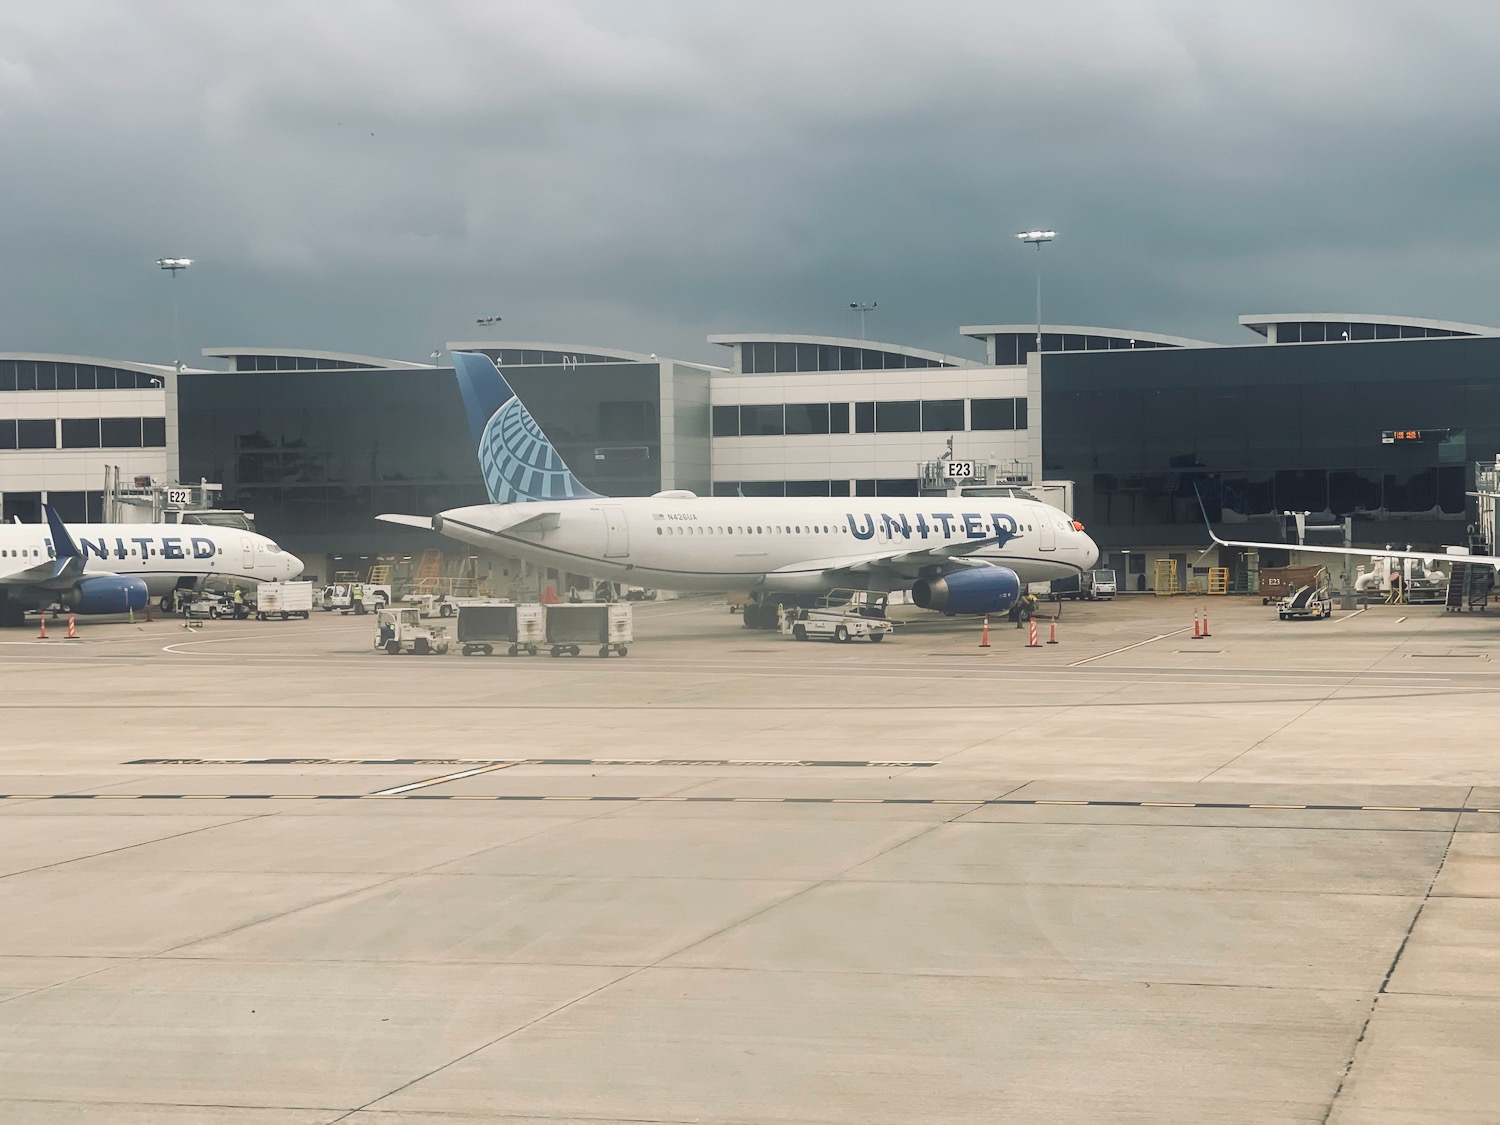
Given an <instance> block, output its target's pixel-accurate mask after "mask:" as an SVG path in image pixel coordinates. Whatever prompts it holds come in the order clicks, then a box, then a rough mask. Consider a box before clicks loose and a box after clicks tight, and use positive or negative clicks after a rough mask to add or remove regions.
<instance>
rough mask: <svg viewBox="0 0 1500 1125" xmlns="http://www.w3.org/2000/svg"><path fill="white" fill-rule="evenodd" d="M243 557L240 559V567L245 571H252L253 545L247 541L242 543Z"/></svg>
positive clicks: (253, 564) (253, 566) (253, 560)
mask: <svg viewBox="0 0 1500 1125" xmlns="http://www.w3.org/2000/svg"><path fill="white" fill-rule="evenodd" d="M243 555H244V557H243V558H241V559H240V565H241V566H243V567H244V568H245V569H246V570H253V569H254V568H255V544H254V543H252V542H250V540H248V539H247V540H245V543H244V553H243Z"/></svg>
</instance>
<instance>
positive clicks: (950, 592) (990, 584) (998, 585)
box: [911, 566, 1021, 617]
mask: <svg viewBox="0 0 1500 1125" xmlns="http://www.w3.org/2000/svg"><path fill="white" fill-rule="evenodd" d="M1020 596H1021V579H1020V576H1019V575H1017V574H1016V572H1015V571H1013V570H1011V569H1010V568H1009V567H1006V566H977V567H973V568H971V569H969V570H959V571H955V572H954V573H952V574H947V575H944V576H943V577H942V578H919V579H917V580H916V581H915V582H913V583H912V587H911V600H912V601H914V602H916V603H917V605H918V606H920V607H921V608H922V609H932V610H936V611H937V612H939V613H942V614H945V615H946V616H948V617H954V616H956V615H959V614H980V613H1004V612H1005V611H1006V610H1008V609H1009V608H1010V607H1011V606H1013V605H1015V604H1016V599H1017V598H1019V597H1020Z"/></svg>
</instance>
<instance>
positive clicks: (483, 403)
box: [453, 352, 599, 504]
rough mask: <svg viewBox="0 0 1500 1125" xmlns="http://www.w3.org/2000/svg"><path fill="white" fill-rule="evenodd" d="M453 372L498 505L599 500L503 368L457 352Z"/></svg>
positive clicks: (478, 354) (478, 355)
mask: <svg viewBox="0 0 1500 1125" xmlns="http://www.w3.org/2000/svg"><path fill="white" fill-rule="evenodd" d="M453 370H454V373H455V374H456V375H457V376H458V389H459V393H460V394H462V395H463V400H464V411H465V413H467V414H468V416H469V432H470V433H471V434H472V436H473V438H474V445H475V447H476V448H477V449H478V451H479V468H480V471H481V472H482V473H483V474H484V486H485V488H486V489H487V490H488V491H489V495H490V502H491V503H493V504H522V503H527V502H532V501H539V500H582V499H587V498H589V497H593V496H598V495H599V494H598V493H597V492H593V491H590V490H589V489H588V488H585V487H584V485H583V482H582V481H580V480H579V479H578V478H577V477H576V476H574V475H573V471H572V470H571V469H569V468H568V466H567V463H566V462H565V461H563V459H562V455H561V454H559V453H558V452H557V449H556V448H555V447H554V446H553V444H552V442H551V441H549V440H548V439H547V435H546V434H544V433H542V430H541V427H540V426H538V425H537V424H536V420H535V419H533V418H532V416H531V413H530V412H529V411H528V410H527V409H526V407H525V406H523V405H522V403H521V400H520V399H519V398H517V397H516V393H515V391H513V390H511V389H510V384H509V383H507V382H506V381H505V376H503V375H501V374H500V370H499V368H497V367H496V366H495V364H494V363H493V362H492V361H491V360H490V357H489V356H487V355H485V354H484V353H483V352H454V353H453Z"/></svg>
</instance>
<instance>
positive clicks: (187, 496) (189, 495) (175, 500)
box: [167, 488, 193, 504]
mask: <svg viewBox="0 0 1500 1125" xmlns="http://www.w3.org/2000/svg"><path fill="white" fill-rule="evenodd" d="M192 501H193V491H192V489H190V488H169V489H167V503H168V504H191V503H192Z"/></svg>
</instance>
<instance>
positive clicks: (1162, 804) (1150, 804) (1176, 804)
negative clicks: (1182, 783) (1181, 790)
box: [1141, 801, 1198, 809]
mask: <svg viewBox="0 0 1500 1125" xmlns="http://www.w3.org/2000/svg"><path fill="white" fill-rule="evenodd" d="M1197 807H1198V806H1197V804H1196V803H1195V802H1193V801H1142V802H1141V808H1143V809H1194V808H1197Z"/></svg>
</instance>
